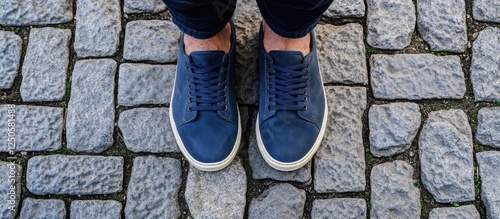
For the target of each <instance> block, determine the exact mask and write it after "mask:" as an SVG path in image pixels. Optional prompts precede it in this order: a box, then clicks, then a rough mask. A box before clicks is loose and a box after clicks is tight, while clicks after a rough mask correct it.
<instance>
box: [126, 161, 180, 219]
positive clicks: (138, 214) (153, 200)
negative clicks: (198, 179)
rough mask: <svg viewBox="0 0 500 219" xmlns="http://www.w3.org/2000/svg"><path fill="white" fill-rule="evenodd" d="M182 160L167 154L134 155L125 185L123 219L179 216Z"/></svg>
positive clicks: (152, 218)
mask: <svg viewBox="0 0 500 219" xmlns="http://www.w3.org/2000/svg"><path fill="white" fill-rule="evenodd" d="M181 175H182V170H181V162H180V161H178V160H176V159H173V158H167V157H154V156H147V157H136V158H135V159H134V165H133V166H132V176H131V178H130V182H129V184H128V190H127V204H126V205H125V217H126V218H151V219H154V218H178V217H179V216H180V211H179V206H178V202H177V195H178V194H177V193H178V192H179V188H180V187H181V181H182V176H181Z"/></svg>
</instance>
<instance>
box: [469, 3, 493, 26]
mask: <svg viewBox="0 0 500 219" xmlns="http://www.w3.org/2000/svg"><path fill="white" fill-rule="evenodd" d="M499 8H500V2H499V1H497V0H473V1H472V15H473V16H474V19H476V20H478V21H486V22H496V23H500V11H499V10H500V9H499Z"/></svg>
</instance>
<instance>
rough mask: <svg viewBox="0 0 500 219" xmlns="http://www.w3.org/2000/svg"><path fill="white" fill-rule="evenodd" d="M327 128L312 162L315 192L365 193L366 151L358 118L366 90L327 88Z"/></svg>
mask: <svg viewBox="0 0 500 219" xmlns="http://www.w3.org/2000/svg"><path fill="white" fill-rule="evenodd" d="M325 90H326V95H327V96H326V97H327V101H328V102H327V104H328V116H329V118H328V124H327V127H328V128H327V129H326V132H325V137H324V139H323V143H322V145H321V147H320V148H319V150H318V152H317V153H316V155H315V159H314V169H315V171H314V189H315V190H316V191H317V192H323V193H326V192H360V191H364V190H365V186H366V178H365V150H364V146H363V136H362V129H363V123H362V120H361V117H362V115H363V112H364V111H365V109H366V104H367V99H366V88H364V87H326V88H325Z"/></svg>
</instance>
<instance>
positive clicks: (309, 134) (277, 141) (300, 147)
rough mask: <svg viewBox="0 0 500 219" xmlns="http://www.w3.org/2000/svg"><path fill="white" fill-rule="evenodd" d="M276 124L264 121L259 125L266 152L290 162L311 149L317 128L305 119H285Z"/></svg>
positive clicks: (272, 156)
mask: <svg viewBox="0 0 500 219" xmlns="http://www.w3.org/2000/svg"><path fill="white" fill-rule="evenodd" d="M287 123H289V124H287V125H283V126H279V125H278V126H277V125H276V123H273V122H271V123H269V122H266V123H264V124H262V125H261V126H260V134H261V135H260V137H261V139H262V143H263V144H264V148H265V150H266V152H267V153H268V154H269V156H271V158H273V159H274V160H276V161H278V162H283V163H292V162H296V161H299V160H300V159H302V158H304V157H305V156H306V155H307V153H309V152H310V151H311V149H312V148H313V146H314V143H315V142H316V139H317V138H318V135H319V130H318V128H317V127H316V126H315V125H314V124H312V123H310V122H307V121H304V120H299V121H287Z"/></svg>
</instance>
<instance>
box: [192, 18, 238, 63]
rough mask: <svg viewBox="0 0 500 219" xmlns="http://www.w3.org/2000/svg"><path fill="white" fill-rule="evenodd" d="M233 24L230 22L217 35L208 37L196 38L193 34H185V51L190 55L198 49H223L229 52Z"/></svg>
mask: <svg viewBox="0 0 500 219" xmlns="http://www.w3.org/2000/svg"><path fill="white" fill-rule="evenodd" d="M230 37H231V26H230V25H229V23H228V24H227V25H226V26H225V27H224V29H222V30H221V31H220V32H219V33H217V34H216V35H215V36H213V37H210V38H208V39H196V38H194V37H192V36H189V35H187V34H184V52H185V53H186V54H187V55H190V54H191V52H196V51H214V50H222V51H224V52H225V53H229V49H230V48H231V41H230Z"/></svg>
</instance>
